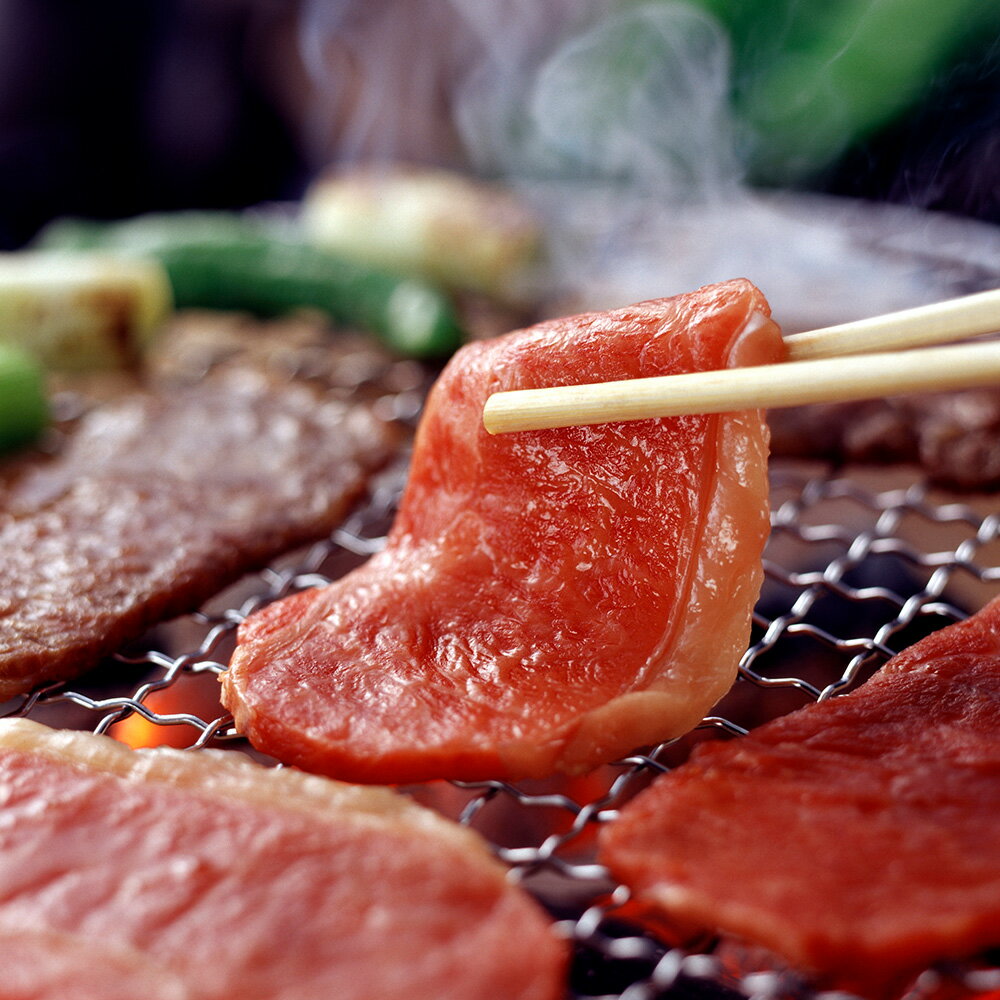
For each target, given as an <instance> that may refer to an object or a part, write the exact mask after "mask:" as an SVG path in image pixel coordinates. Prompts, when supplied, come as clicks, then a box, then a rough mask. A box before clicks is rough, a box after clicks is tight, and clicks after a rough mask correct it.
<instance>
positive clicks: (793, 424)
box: [768, 389, 1000, 491]
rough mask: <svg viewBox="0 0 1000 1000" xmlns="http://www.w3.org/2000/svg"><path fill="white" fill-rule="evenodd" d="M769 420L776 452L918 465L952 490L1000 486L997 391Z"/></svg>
mask: <svg viewBox="0 0 1000 1000" xmlns="http://www.w3.org/2000/svg"><path fill="white" fill-rule="evenodd" d="M768 423H769V424H770V426H771V451H772V453H773V454H775V455H784V456H788V457H796V458H823V459H832V460H834V461H839V462H862V463H869V464H880V465H888V464H894V463H905V464H917V465H920V466H921V468H922V469H923V470H924V471H925V472H926V474H927V478H928V480H929V481H931V482H933V483H935V484H936V485H938V486H943V487H945V488H948V489H954V490H961V491H977V490H982V491H988V490H995V489H998V488H1000V390H997V389H968V390H964V391H962V392H947V393H937V394H934V395H926V396H925V395H920V396H900V397H898V398H893V399H879V400H871V401H868V402H862V403H831V404H823V405H817V406H803V407H796V408H791V409H786V410H773V411H771V412H770V413H769V414H768Z"/></svg>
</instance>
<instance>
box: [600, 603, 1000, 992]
mask: <svg viewBox="0 0 1000 1000" xmlns="http://www.w3.org/2000/svg"><path fill="white" fill-rule="evenodd" d="M998 719H1000V600H998V601H995V602H993V603H992V604H990V605H988V606H987V607H986V608H985V609H984V610H983V611H981V612H980V613H979V614H977V615H974V616H973V617H971V618H969V619H968V620H967V621H964V622H962V623H959V624H956V625H952V626H949V627H947V628H945V629H942V630H941V631H938V632H936V633H933V634H932V635H930V636H929V637H928V638H926V639H924V640H922V641H921V642H919V643H917V644H915V645H914V646H911V647H910V648H909V649H907V650H905V651H904V652H902V653H900V654H898V655H897V656H895V657H893V658H892V659H891V660H890V661H889V662H888V663H887V664H886V665H885V666H884V667H883V668H882V669H881V671H880V672H879V673H878V674H876V675H875V676H874V677H873V678H872V679H871V680H870V681H868V682H867V683H866V684H864V685H863V686H862V687H860V688H858V689H857V690H856V691H855V692H853V693H850V694H845V695H842V696H840V697H836V698H832V699H829V700H827V701H824V702H819V703H817V704H812V705H809V706H807V707H805V708H803V709H800V710H799V711H797V712H794V713H792V714H790V715H787V716H785V717H783V718H780V719H777V720H775V721H774V722H770V723H767V724H765V725H763V726H761V727H760V728H759V729H756V730H754V731H752V732H751V733H750V735H748V736H745V737H742V738H739V739H736V740H733V741H731V742H728V743H713V744H710V745H708V744H706V745H703V746H702V747H700V748H699V749H698V750H696V751H695V752H694V754H693V755H692V758H691V760H690V761H689V762H688V763H686V764H684V765H682V766H681V767H679V768H677V769H676V770H675V771H672V772H669V773H667V774H665V775H663V776H661V777H660V778H658V779H657V780H656V782H655V783H654V784H653V785H652V787H650V788H649V789H647V790H646V791H645V792H642V793H641V794H640V795H639V796H638V797H637V798H636V799H635V800H633V801H632V802H631V803H629V804H628V805H626V806H625V807H624V809H623V810H622V812H621V815H620V817H619V818H618V819H616V820H614V821H613V822H612V823H610V824H609V825H608V826H607V827H606V828H605V829H604V830H603V831H602V836H601V858H602V860H603V861H604V862H605V863H606V864H607V865H609V866H610V868H611V869H612V871H613V872H614V873H615V874H616V875H617V876H618V877H619V878H620V879H621V880H622V881H623V882H625V883H626V884H628V885H629V886H631V887H632V888H633V889H634V891H635V892H636V893H637V894H638V897H639V899H640V900H641V901H643V902H645V903H647V904H649V905H651V906H653V907H654V908H655V909H656V910H658V911H659V912H660V914H661V915H662V917H663V918H665V919H666V920H667V921H668V922H672V923H674V924H679V925H680V926H691V925H694V926H696V927H702V928H709V929H719V930H722V931H726V932H728V933H730V934H733V935H737V936H739V937H741V938H743V939H745V940H746V941H749V942H751V943H753V944H758V945H763V946H765V947H767V948H770V949H771V950H772V951H775V952H778V953H780V954H782V955H784V956H785V957H786V958H787V959H788V960H789V961H790V962H792V963H793V964H794V965H795V966H797V967H798V968H800V969H802V970H804V971H807V972H810V973H814V974H816V975H818V976H819V977H820V978H821V979H823V980H825V981H829V982H830V983H831V984H833V985H836V986H839V987H843V988H847V989H851V990H853V991H855V992H860V993H861V994H862V995H864V996H878V995H881V994H882V993H883V992H885V991H886V990H889V989H893V988H897V987H899V986H900V985H901V984H903V983H905V981H906V979H907V977H908V976H910V975H911V974H913V973H914V972H917V971H919V970H920V969H922V968H924V967H925V966H927V965H928V964H929V963H931V962H933V961H935V960H937V959H942V958H949V957H962V956H968V955H971V954H974V953H975V952H977V951H978V950H980V949H984V948H986V947H987V946H993V945H998V944H1000V736H998V734H997V720H998Z"/></svg>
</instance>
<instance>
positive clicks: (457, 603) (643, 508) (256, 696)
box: [223, 280, 783, 783]
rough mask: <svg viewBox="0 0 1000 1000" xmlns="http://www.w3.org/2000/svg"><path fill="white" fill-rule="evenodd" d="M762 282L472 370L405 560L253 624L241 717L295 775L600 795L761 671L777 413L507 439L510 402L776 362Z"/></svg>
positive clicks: (404, 508) (421, 488) (453, 400)
mask: <svg viewBox="0 0 1000 1000" xmlns="http://www.w3.org/2000/svg"><path fill="white" fill-rule="evenodd" d="M782 348H783V344H782V341H781V338H780V333H779V331H778V328H777V327H776V326H775V325H774V323H772V322H771V320H770V319H769V318H768V307H767V303H766V301H765V300H764V297H763V296H762V295H761V294H760V292H759V291H758V290H757V289H756V288H754V287H753V286H752V285H751V284H750V283H749V282H746V281H740V280H737V281H732V282H727V283H724V284H720V285H715V286H709V287H706V288H704V289H701V290H699V291H697V292H693V293H690V294H688V295H682V296H677V297H675V298H672V299H662V300H656V301H651V302H645V303H641V304H638V305H635V306H631V307H628V308H624V309H620V310H616V311H613V312H606V313H592V314H585V315H581V316H576V317H571V318H567V319H561V320H555V321H549V322H546V323H543V324H540V325H538V326H535V327H532V328H529V329H527V330H523V331H518V332H515V333H513V334H509V335H507V336H505V337H501V338H498V339H496V340H493V341H488V342H482V343H477V344H473V345H469V346H467V347H465V348H464V349H463V350H462V351H460V352H459V353H458V354H457V355H456V357H455V358H453V359H452V361H451V363H450V364H449V366H448V367H447V368H446V370H445V371H444V373H443V374H442V376H441V377H440V379H439V380H438V382H437V383H436V385H435V386H434V388H433V390H432V392H431V395H430V398H429V400H428V403H427V407H426V409H425V412H424V415H423V418H422V420H421V423H420V426H419V428H418V431H417V438H416V443H415V451H414V456H413V462H412V466H411V471H410V478H409V481H408V484H407V488H406V491H405V493H404V496H403V499H402V501H401V504H400V508H399V512H398V516H397V518H396V521H395V523H394V525H393V527H392V530H391V532H390V534H389V538H388V544H387V547H386V548H385V549H384V550H383V551H382V552H381V553H379V554H378V555H376V556H374V557H373V558H372V559H371V560H369V561H368V562H367V563H366V564H364V565H363V566H361V567H360V568H358V569H357V570H355V571H353V572H352V573H350V574H348V575H347V576H346V577H344V578H342V579H340V580H338V581H335V582H334V583H332V584H330V585H329V586H327V587H324V588H320V589H315V590H311V591H305V592H302V593H300V594H297V595H294V596H292V597H291V598H288V599H285V600H282V601H280V602H277V603H275V604H272V605H271V606H269V607H267V608H265V609H263V610H262V611H260V612H258V613H255V614H254V615H252V616H251V617H250V618H249V619H248V620H247V621H246V622H245V623H244V624H243V625H242V626H241V629H240V633H239V640H238V644H237V649H236V652H235V654H234V657H233V659H232V662H231V664H230V668H229V670H228V671H227V673H226V674H225V675H224V679H223V685H224V687H223V691H224V695H223V700H224V703H225V704H226V706H227V707H228V708H229V709H230V710H231V711H232V712H233V714H234V716H235V719H236V723H237V726H238V728H239V729H240V730H241V731H242V732H243V733H245V734H246V735H247V736H248V737H249V738H250V740H251V741H252V743H253V744H254V745H255V746H256V747H258V748H259V749H261V750H263V751H265V752H266V753H268V754H271V755H273V756H275V757H277V758H278V759H280V760H283V761H285V762H288V763H294V764H296V765H298V766H300V767H302V768H304V769H306V770H311V771H316V772H320V773H324V774H328V775H331V776H333V777H338V778H344V779H348V780H357V781H372V782H378V783H398V782H407V781H422V780H427V779H432V778H438V777H447V778H465V779H481V778H511V779H517V778H522V777H541V776H544V775H547V774H551V773H553V772H558V771H562V772H568V773H576V772H584V771H586V770H588V769H590V768H593V767H594V766H595V765H597V764H599V763H602V762H607V761H610V760H614V759H615V758H617V757H619V756H620V755H622V754H624V753H627V752H629V751H631V750H632V749H634V748H636V747H638V746H642V745H645V744H649V743H654V742H658V741H660V740H663V739H666V738H668V737H672V736H675V735H678V734H679V733H683V732H685V731H686V730H688V729H689V728H691V727H692V726H694V725H696V724H697V723H698V722H699V721H700V720H701V718H702V717H703V715H704V714H705V712H706V711H707V710H708V709H709V708H710V707H711V706H712V705H713V704H714V703H715V702H716V701H717V700H718V699H719V698H720V697H721V696H722V695H723V694H724V693H725V692H726V690H727V689H728V688H729V687H730V685H731V684H732V681H733V679H734V677H735V674H736V669H737V663H738V660H739V657H740V655H741V654H742V652H743V651H744V650H745V648H746V643H747V640H748V635H749V629H750V616H751V610H752V607H753V604H754V602H755V600H756V597H757V594H758V590H759V586H760V581H761V566H760V555H761V550H762V548H763V544H764V540H765V538H766V535H767V532H768V509H767V429H766V425H765V424H764V421H763V419H762V416H761V414H760V413H759V412H756V411H754V412H740V413H730V414H725V415H707V416H706V415H699V416H690V417H679V418H673V419H662V420H645V421H637V422H629V423H615V424H603V425H597V426H590V427H575V428H568V429H564V430H550V431H538V432H525V433H519V434H512V435H502V436H495V437H494V436H491V435H490V434H488V433H487V432H486V431H485V430H484V428H483V425H482V409H483V405H484V403H485V401H486V399H487V397H488V396H489V395H490V394H491V393H493V392H496V391H499V390H505V389H514V388H532V387H538V386H545V385H558V384H570V383H585V382H594V381H600V380H611V379H627V378H636V377H640V376H652V375H663V374H670V373H675V372H682V371H695V370H704V369H716V368H723V367H726V366H735V365H751V364H757V363H763V362H771V361H775V360H777V359H778V358H779V357H780V356H781V352H782Z"/></svg>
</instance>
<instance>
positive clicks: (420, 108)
mask: <svg viewBox="0 0 1000 1000" xmlns="http://www.w3.org/2000/svg"><path fill="white" fill-rule="evenodd" d="M302 55H303V59H304V61H305V62H306V65H307V68H308V71H309V75H310V77H311V79H312V80H313V82H314V88H315V91H316V95H317V108H316V113H315V115H314V129H313V131H314V147H315V157H316V166H317V169H320V168H322V167H324V166H327V165H330V164H333V163H337V164H341V165H345V164H346V165H352V164H358V163H364V164H365V165H367V166H369V167H370V166H372V165H376V166H377V165H379V164H386V165H392V164H394V163H397V162H417V163H423V164H430V165H443V166H450V167H456V168H459V169H462V170H465V171H467V172H470V173H473V174H476V175H478V176H481V177H488V178H496V179H500V180H502V181H503V182H504V183H505V184H507V185H508V186H510V187H512V188H514V189H515V190H516V191H517V192H519V193H520V194H521V195H522V197H523V198H524V199H525V200H527V201H528V202H529V204H530V205H532V206H533V207H534V209H535V210H536V212H537V213H538V215H539V217H540V218H541V219H542V221H543V223H544V226H545V229H546V232H547V234H548V242H549V249H550V255H549V256H550V267H549V270H548V273H547V274H546V275H545V281H546V282H547V283H548V285H549V286H550V288H551V289H553V291H554V296H553V297H554V298H555V299H556V300H557V301H559V302H565V303H569V304H570V306H579V307H581V308H590V307H594V308H604V307H610V306H615V305H621V304H623V303H625V302H628V301H636V300H638V299H642V298H654V297H658V296H662V295H670V294H674V293H678V292H683V291H686V290H688V289H690V288H694V287H697V286H699V285H702V284H706V283H708V282H711V281H716V280H721V279H724V278H729V277H736V276H742V277H747V278H750V279H751V280H752V281H755V282H756V283H757V284H758V285H759V286H760V287H761V288H762V289H763V290H764V291H765V293H766V294H767V296H768V298H769V299H770V300H771V302H772V305H773V307H774V310H775V313H776V315H778V317H779V319H780V320H781V321H782V322H783V323H784V324H785V325H787V326H788V327H789V328H798V329H801V328H804V327H808V326H822V325H827V324H829V323H834V322H840V321H845V320H849V319H855V318H859V317H861V316H865V315H876V314H878V313H881V312H888V311H891V310H893V309H899V308H905V307H907V306H911V305H916V304H919V303H921V302H928V301H933V300H934V299H940V298H945V297H948V296H949V295H953V294H960V293H961V291H963V290H968V289H964V288H961V287H959V288H956V287H955V279H956V275H958V274H960V273H961V271H962V267H961V265H960V266H956V262H955V258H954V257H952V258H951V259H950V261H949V262H948V264H947V265H946V266H945V267H943V268H941V267H938V266H936V264H935V261H934V259H933V254H929V253H928V246H929V245H940V243H941V239H942V238H935V239H936V243H935V244H931V243H929V240H930V239H931V237H930V236H929V234H930V232H931V230H934V231H940V229H941V226H940V224H938V225H935V224H933V223H930V222H928V220H927V219H926V217H924V216H915V215H914V214H913V213H906V212H905V211H901V210H892V209H888V208H884V207H883V208H879V209H875V208H872V207H870V206H867V207H864V208H861V209H859V207H858V206H856V205H852V204H849V203H846V204H845V203H843V202H838V200H837V199H822V198H814V197H813V198H811V197H805V196H802V195H795V194H786V195H782V196H774V195H764V194H762V193H760V192H757V191H754V190H751V189H750V188H748V187H747V186H746V184H745V182H744V178H743V170H742V162H741V157H740V151H739V148H738V143H739V141H740V140H739V137H738V133H737V129H736V127H735V126H734V123H733V121H732V117H731V113H730V93H731V79H730V57H729V46H728V39H727V36H726V34H725V32H724V31H723V30H722V28H721V27H720V25H719V24H718V23H717V22H716V21H715V20H714V19H713V18H712V17H711V16H709V15H708V14H707V13H706V12H705V11H704V10H703V9H701V8H700V7H698V6H696V5H695V4H690V3H685V2H683V0H635V2H624V0H545V2H544V3H540V2H539V0H406V2H402V0H304V7H303V20H302ZM935 221H936V220H935ZM928 227H930V229H929V228H928ZM973 229H974V227H967V231H968V232H969V233H970V234H971V235H970V242H969V247H968V257H969V258H970V259H973V260H974V259H975V258H976V257H977V256H978V255H981V253H982V252H983V247H982V246H981V244H980V243H979V242H978V235H979V234H978V233H976V232H972V230H973ZM953 236H954V233H953V231H952V230H949V233H948V236H947V238H948V240H949V242H950V243H951V244H953V243H954V239H953ZM986 249H987V251H988V250H989V249H990V248H988V247H987V248H986ZM995 277H996V276H995Z"/></svg>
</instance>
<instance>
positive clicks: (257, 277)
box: [40, 212, 464, 358]
mask: <svg viewBox="0 0 1000 1000" xmlns="http://www.w3.org/2000/svg"><path fill="white" fill-rule="evenodd" d="M40 245H41V246H44V247H49V248H54V247H66V248H72V249H81V248H84V247H89V248H91V249H104V250H114V251H115V252H116V253H125V254H131V255H134V256H138V257H149V258H152V259H155V260H157V261H159V262H160V264H162V265H163V267H164V268H166V271H167V274H168V275H169V278H170V284H171V286H172V288H173V294H174V301H175V304H176V306H177V308H179V309H184V308H200V309H220V310H236V311H245V312H250V313H253V314H254V315H256V316H261V317H272V316H280V315H283V314H285V313H288V312H291V311H293V310H296V309H317V310H320V311H321V312H323V313H325V314H326V315H327V316H329V317H330V318H331V319H332V320H333V321H334V322H336V323H341V324H343V325H345V326H353V327H360V328H361V329H364V330H368V331H370V332H372V333H374V334H376V335H377V336H378V337H379V338H380V339H381V340H382V341H383V342H384V343H385V344H386V345H387V346H388V347H390V348H392V349H393V350H394V351H396V352H397V353H399V354H403V355H405V356H407V357H415V358H441V357H447V356H448V355H450V354H451V353H452V352H453V351H454V350H455V349H456V348H457V347H458V346H459V345H460V344H461V342H462V340H463V339H464V337H463V332H462V328H461V324H460V322H459V319H458V316H457V314H456V312H455V310H454V307H453V306H452V303H451V301H450V299H449V298H448V297H447V296H446V295H445V294H444V293H443V292H441V291H440V290H439V289H437V288H435V287H433V286H432V285H430V284H428V283H426V282H424V281H422V280H419V279H416V278H411V277H405V276H400V275H398V274H394V273H392V272H390V271H388V270H379V269H377V268H374V267H371V266H369V265H368V264H366V263H358V262H356V261H352V260H348V259H346V258H345V257H343V256H337V255H336V254H332V253H329V252H327V251H326V250H323V249H320V248H318V247H315V246H312V245H310V244H308V243H306V242H304V241H302V240H299V239H298V238H297V235H296V233H295V231H294V228H293V227H289V226H285V225H280V224H278V223H276V222H272V221H270V220H267V219H265V218H263V217H256V216H250V215H244V214H239V213H230V212H178V213H165V214H151V215H144V216H138V217H136V218H134V219H129V220H125V221H124V222H119V223H111V224H105V225H101V224H99V223H92V222H86V221H83V220H63V221H61V222H60V223H58V224H53V225H52V226H50V227H49V228H48V229H47V230H46V231H45V232H43V234H42V235H41V237H40Z"/></svg>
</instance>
